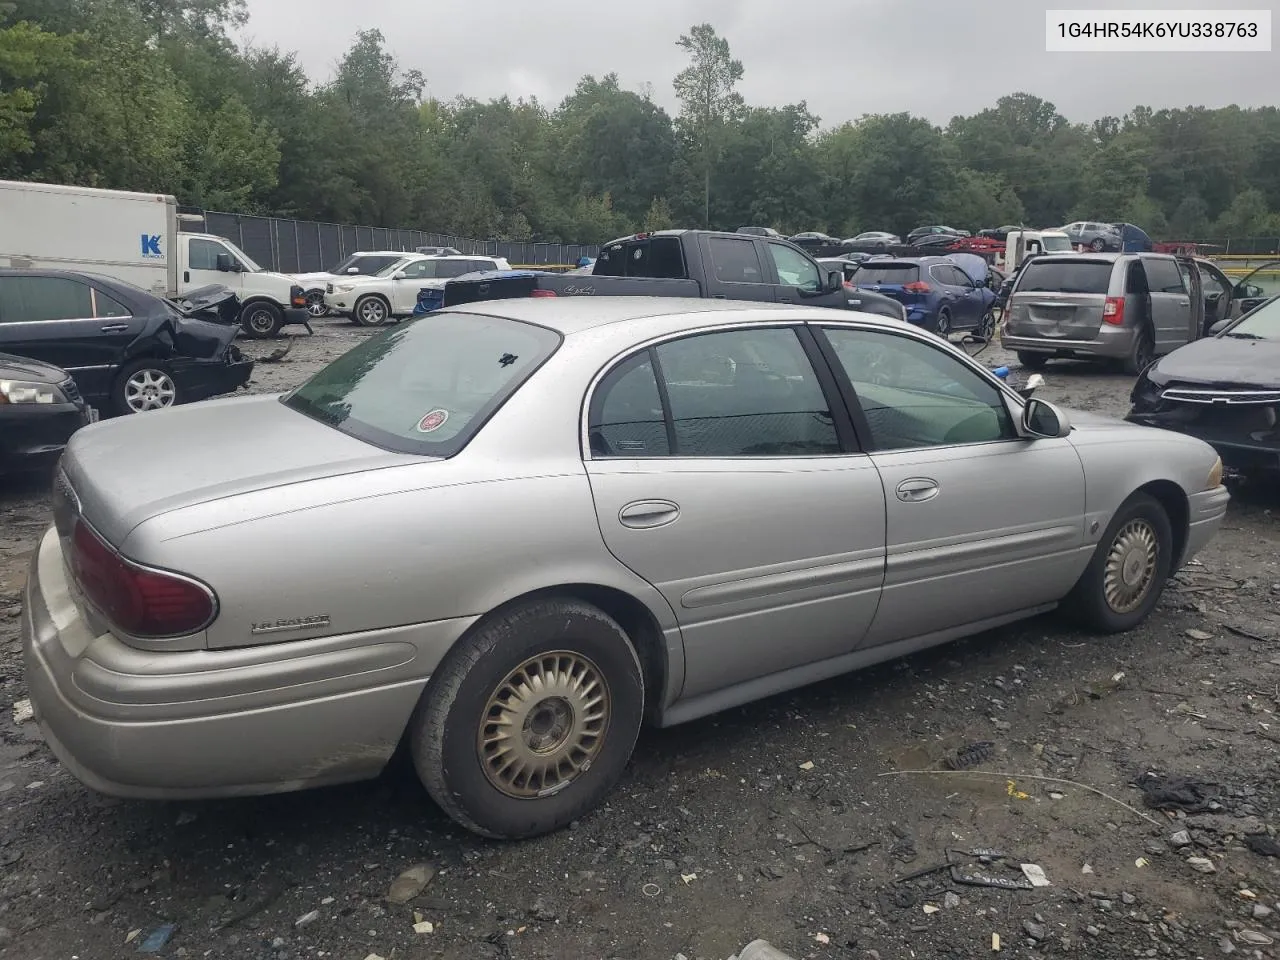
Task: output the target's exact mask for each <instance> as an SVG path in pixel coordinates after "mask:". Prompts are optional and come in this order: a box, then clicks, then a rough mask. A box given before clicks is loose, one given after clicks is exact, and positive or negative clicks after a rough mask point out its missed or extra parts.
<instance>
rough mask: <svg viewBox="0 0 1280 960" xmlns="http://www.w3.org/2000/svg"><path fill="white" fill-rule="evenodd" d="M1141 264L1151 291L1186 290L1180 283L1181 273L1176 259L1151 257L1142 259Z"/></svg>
mask: <svg viewBox="0 0 1280 960" xmlns="http://www.w3.org/2000/svg"><path fill="white" fill-rule="evenodd" d="M1142 266H1143V269H1145V270H1146V272H1147V286H1148V287H1150V288H1151V292H1152V293H1186V292H1187V289H1186V287H1184V286H1183V285H1182V273H1181V272H1180V271H1179V270H1178V264H1177V261H1175V260H1165V259H1163V258H1153V259H1150V260H1143V261H1142Z"/></svg>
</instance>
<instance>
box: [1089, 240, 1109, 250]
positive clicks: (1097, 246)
mask: <svg viewBox="0 0 1280 960" xmlns="http://www.w3.org/2000/svg"><path fill="white" fill-rule="evenodd" d="M1089 249H1090V250H1092V251H1093V252H1094V253H1101V252H1102V251H1103V250H1105V249H1107V241H1105V240H1103V239H1102V238H1101V237H1094V238H1093V243H1091V244H1089Z"/></svg>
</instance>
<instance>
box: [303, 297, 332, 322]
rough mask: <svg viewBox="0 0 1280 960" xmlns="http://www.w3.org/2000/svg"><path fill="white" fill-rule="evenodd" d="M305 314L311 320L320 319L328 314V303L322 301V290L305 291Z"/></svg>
mask: <svg viewBox="0 0 1280 960" xmlns="http://www.w3.org/2000/svg"><path fill="white" fill-rule="evenodd" d="M307 314H308V315H309V316H310V317H311V319H312V320H320V319H322V318H323V317H327V316H328V315H329V305H328V304H327V303H325V302H324V291H323V290H308V291H307Z"/></svg>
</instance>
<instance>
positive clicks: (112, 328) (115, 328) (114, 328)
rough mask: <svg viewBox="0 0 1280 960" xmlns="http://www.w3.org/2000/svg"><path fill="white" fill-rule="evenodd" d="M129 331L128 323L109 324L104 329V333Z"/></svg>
mask: <svg viewBox="0 0 1280 960" xmlns="http://www.w3.org/2000/svg"><path fill="white" fill-rule="evenodd" d="M128 329H129V325H128V324H127V323H108V324H107V325H106V326H105V327H103V328H102V332H103V333H124V332H125V331H126V330H128Z"/></svg>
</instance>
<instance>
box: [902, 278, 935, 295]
mask: <svg viewBox="0 0 1280 960" xmlns="http://www.w3.org/2000/svg"><path fill="white" fill-rule="evenodd" d="M902 289H903V290H905V291H907V293H928V292H929V285H928V284H927V283H925V282H924V281H923V280H912V281H911V282H910V283H906V284H903V285H902Z"/></svg>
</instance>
